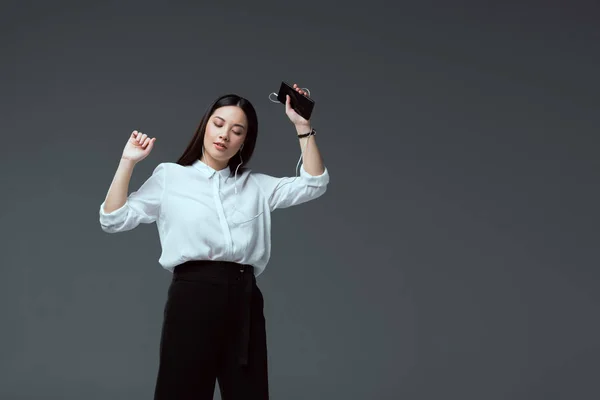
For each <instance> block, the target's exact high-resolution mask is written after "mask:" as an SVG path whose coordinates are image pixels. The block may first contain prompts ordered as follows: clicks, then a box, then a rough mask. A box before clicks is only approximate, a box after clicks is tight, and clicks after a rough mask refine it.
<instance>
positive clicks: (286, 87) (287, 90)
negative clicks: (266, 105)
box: [277, 82, 315, 119]
mask: <svg viewBox="0 0 600 400" xmlns="http://www.w3.org/2000/svg"><path fill="white" fill-rule="evenodd" d="M286 95H289V96H290V103H291V106H292V108H293V109H294V111H296V112H297V113H298V114H299V115H300V116H301V117H302V118H304V119H310V116H311V114H312V111H313V108H314V107H315V102H314V100H312V99H310V98H308V97H306V96H304V95H303V94H300V93H298V92H297V91H296V90H294V88H293V87H292V86H291V85H290V84H289V83H287V82H281V87H280V88H279V93H278V94H277V100H279V102H280V103H282V104H285V96H286Z"/></svg>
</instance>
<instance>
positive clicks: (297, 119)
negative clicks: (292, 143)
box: [285, 83, 310, 126]
mask: <svg viewBox="0 0 600 400" xmlns="http://www.w3.org/2000/svg"><path fill="white" fill-rule="evenodd" d="M294 90H295V91H296V92H298V93H300V94H302V95H304V96H306V97H309V96H308V95H307V94H306V91H304V90H302V89H300V87H299V86H298V85H297V84H295V83H294ZM285 97H286V100H285V113H286V115H287V116H288V118H289V119H290V121H292V123H293V124H294V125H296V126H299V125H304V126H309V125H310V121H309V120H307V119H304V118H303V117H301V116H300V115H299V114H298V113H297V112H296V111H294V109H293V108H292V104H291V100H290V96H289V95H286V96H285Z"/></svg>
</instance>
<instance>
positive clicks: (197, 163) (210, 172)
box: [192, 159, 231, 179]
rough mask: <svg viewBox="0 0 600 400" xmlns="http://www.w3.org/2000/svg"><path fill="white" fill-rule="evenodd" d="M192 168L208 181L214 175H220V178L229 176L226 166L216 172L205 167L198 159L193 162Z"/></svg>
mask: <svg viewBox="0 0 600 400" xmlns="http://www.w3.org/2000/svg"><path fill="white" fill-rule="evenodd" d="M192 166H193V167H194V168H196V169H197V170H198V171H200V172H202V173H203V174H204V175H206V177H207V178H209V179H210V178H212V177H213V176H214V175H215V174H219V175H221V177H222V178H227V177H228V176H229V175H230V174H231V172H230V170H229V166H226V167H225V168H223V169H221V170H219V171H217V170H215V169H213V168H212V167H210V166H208V165H206V164H205V163H203V162H202V161H200V160H199V159H198V160H196V161H194V163H193V164H192Z"/></svg>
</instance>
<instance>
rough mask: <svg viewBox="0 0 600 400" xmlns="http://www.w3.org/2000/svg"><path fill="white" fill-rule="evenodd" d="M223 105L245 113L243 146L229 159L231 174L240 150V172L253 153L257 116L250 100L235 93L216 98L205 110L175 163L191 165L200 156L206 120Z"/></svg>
mask: <svg viewBox="0 0 600 400" xmlns="http://www.w3.org/2000/svg"><path fill="white" fill-rule="evenodd" d="M225 106H237V107H240V108H241V109H242V111H244V113H245V114H246V119H247V120H248V128H247V130H246V139H245V140H244V147H242V150H241V151H238V152H237V153H236V154H235V155H234V156H233V157H231V158H230V159H229V163H228V164H227V165H228V166H229V170H230V171H231V174H232V175H233V174H234V173H235V170H236V168H237V167H238V165H239V164H240V162H241V161H242V160H240V152H241V153H242V154H241V156H242V159H243V164H242V165H241V166H240V168H239V169H238V174H241V173H242V172H243V171H244V169H245V166H246V165H247V164H248V161H250V159H251V158H252V153H254V147H255V146H256V138H257V137H258V117H257V115H256V110H255V109H254V106H253V105H252V103H250V101H248V100H247V99H245V98H243V97H241V96H238V95H237V94H226V95H223V96H221V97H219V98H218V99H216V100H215V101H214V102H213V103H212V104H211V105H210V106H209V107H208V109H207V110H206V112H205V113H204V116H203V117H202V119H201V120H200V125H199V126H198V129H196V133H195V134H194V136H193V137H192V140H191V141H190V143H189V144H188V146H187V148H186V149H185V151H184V152H183V154H182V155H181V157H179V160H177V164H179V165H183V166H186V165H192V164H193V163H194V162H196V160H198V159H200V158H201V157H202V145H203V144H204V134H205V132H206V125H207V124H208V120H209V119H210V116H211V115H212V114H213V112H214V111H215V110H216V109H217V108H220V107H225Z"/></svg>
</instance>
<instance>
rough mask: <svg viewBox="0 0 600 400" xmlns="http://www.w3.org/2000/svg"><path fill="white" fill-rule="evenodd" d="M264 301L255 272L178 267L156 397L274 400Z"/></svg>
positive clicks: (220, 265) (233, 266)
mask: <svg viewBox="0 0 600 400" xmlns="http://www.w3.org/2000/svg"><path fill="white" fill-rule="evenodd" d="M263 306H264V301H263V296H262V293H261V291H260V289H259V288H258V286H256V279H255V277H254V273H253V267H252V266H250V265H242V264H237V263H232V262H215V261H190V262H187V263H184V264H181V265H179V266H177V267H175V270H174V273H173V280H172V282H171V284H170V286H169V291H168V295H167V301H166V305H165V310H164V322H163V327H162V334H161V341H160V361H159V368H158V376H157V379H156V387H155V393H154V399H155V400H166V399H168V400H187V399H190V400H191V399H194V400H204V399H206V400H208V399H212V398H213V394H214V390H215V383H216V382H217V381H218V383H219V389H220V391H221V397H222V399H223V400H238V399H244V400H266V399H268V398H269V390H268V379H267V341H266V333H265V318H264V315H263Z"/></svg>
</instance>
